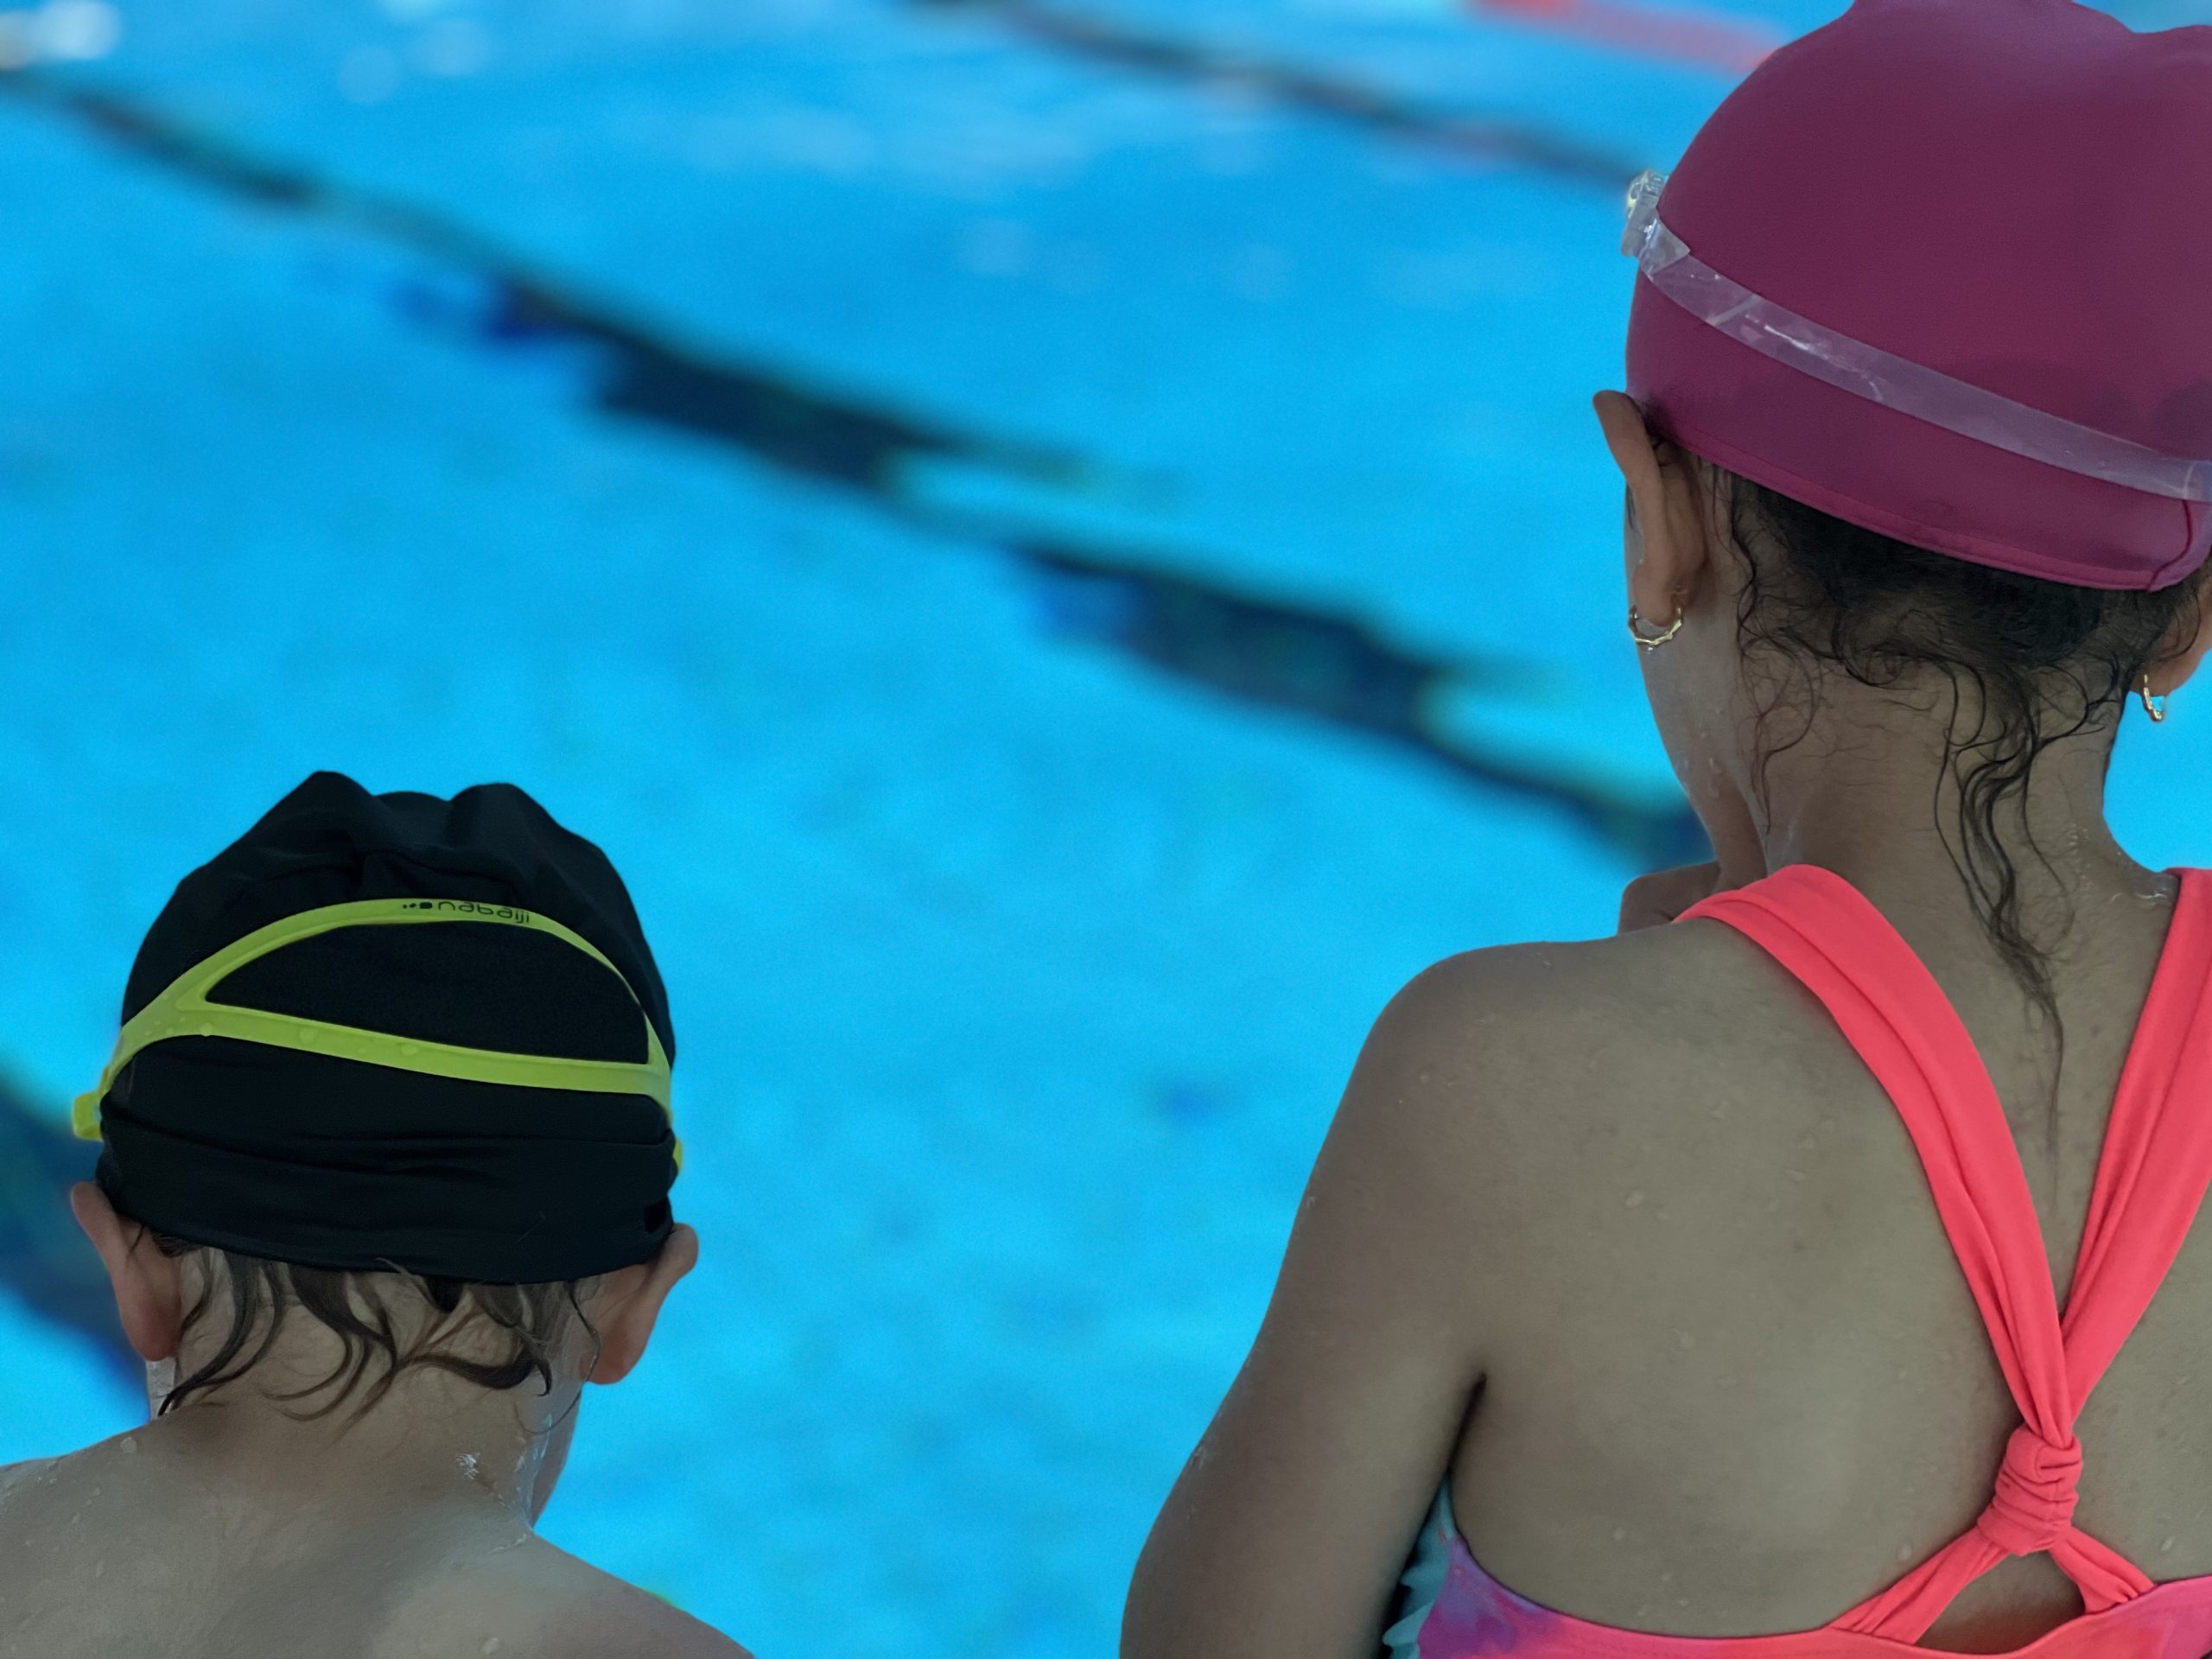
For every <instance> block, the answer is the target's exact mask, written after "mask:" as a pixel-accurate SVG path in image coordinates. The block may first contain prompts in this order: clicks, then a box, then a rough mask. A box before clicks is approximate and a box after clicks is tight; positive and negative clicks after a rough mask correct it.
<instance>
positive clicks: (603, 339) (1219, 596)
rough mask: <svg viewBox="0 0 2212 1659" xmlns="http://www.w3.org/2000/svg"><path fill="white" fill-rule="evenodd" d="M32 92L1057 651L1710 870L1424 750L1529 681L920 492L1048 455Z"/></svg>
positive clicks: (1655, 809)
mask: <svg viewBox="0 0 2212 1659" xmlns="http://www.w3.org/2000/svg"><path fill="white" fill-rule="evenodd" d="M27 87H28V88H30V89H33V96H34V101H35V102H38V103H40V104H41V105H43V106H44V107H47V108H48V109H51V110H54V111H59V112H61V113H63V114H66V115H70V116H74V117H78V118H81V119H82V120H83V121H84V122H85V123H86V125H88V126H89V127H90V128H91V129H92V130H94V131H96V132H98V133H99V134H100V135H101V136H103V137H109V138H111V139H114V140H116V141H118V142H119V143H123V144H124V146H125V147H126V148H127V149H130V151H131V152H132V153H134V154H136V155H138V156H141V157H143V158H144V159H146V160H149V161H151V162H156V164H159V165H161V166H163V167H166V168H169V169H170V170H172V171H175V172H178V173H181V174H182V175H185V176H186V177H188V178H190V179H192V180H194V181H196V182H198V183H200V184H203V185H207V186H212V187H213V188H217V189H219V190H223V191H225V192H226V193H228V194H232V195H234V196H238V197H241V198H243V199H245V200H248V201H250V202H251V203H253V204H255V205H257V206H261V207H268V208H270V209H273V210H276V211H281V212H289V213H299V214H303V215H307V216H310V217H318V216H319V217H322V218H326V219H339V220H341V221H348V220H350V221H353V222H354V223H357V224H359V225H361V226H364V227H365V228H367V229H370V230H372V231H373V232H376V233H377V234H378V235H379V236H381V237H383V238H385V239H387V240H389V241H392V242H396V243H397V244H399V245H403V246H405V247H407V248H409V249H410V250H412V251H416V252H418V253H423V254H427V255H429V256H431V257H434V258H436V259H438V260H441V261H443V262H444V263H446V264H449V265H453V266H455V267H457V268H459V269H461V270H464V271H467V272H468V273H469V274H471V275H473V276H474V277H476V278H478V279H479V281H480V283H481V285H482V288H483V290H484V302H483V304H482V305H481V306H480V308H479V310H478V311H477V312H475V313H474V314H473V315H466V316H464V317H463V318H462V321H463V323H464V326H465V327H467V329H468V331H469V332H470V333H471V334H473V335H474V341H475V343H491V344H494V345H506V344H511V343H512V342H514V341H517V340H530V339H533V338H537V339H546V338H551V339H561V340H582V341H584V342H586V343H588V344H589V345H592V346H596V347H598V348H600V349H601V351H602V352H603V353H605V354H606V360H605V362H604V364H603V365H602V367H603V369H604V371H605V372H604V373H603V375H602V376H601V378H600V380H599V382H598V384H597V386H596V389H595V391H594V406H595V407H596V408H597V409H598V410H601V412H603V413H605V414H607V415H610V416H616V417H620V418H623V419H629V420H635V421H639V422H644V423H651V424H654V425H658V426H660V427H663V428H665V429H671V430H674V431H677V432H680V433H682V434H683V435H686V436H688V437H690V438H694V439H698V440H703V441H705V442H710V443H714V444H716V445H719V446H721V447H722V448H728V449H732V450H734V451H737V452H739V453H741V454H744V455H746V456H747V458H748V459H750V460H752V461H756V462H759V463H761V464H765V465H766V466H768V467H773V468H775V469H777V470H779V471H781V472H784V473H785V474H791V475H792V476H795V477H797V478H799V479H802V480H805V481H807V482H810V483H812V484H816V485H818V486H828V487H829V488H832V489H835V490H838V491H841V492H843V493H847V494H849V495H852V496H855V497H857V498H858V499H861V500H862V501H864V502H866V503H868V505H871V506H873V507H874V509H875V510H877V511H878V512H882V513H884V514H886V515H887V516H889V517H891V518H895V519H897V520H899V521H901V522H902V523H905V524H908V525H909V526H912V527H917V528H920V529H923V530H925V531H930V532H931V533H932V534H933V535H936V536H938V537H944V538H948V539H952V540H956V541H964V542H966V543H969V544H971V545H972V544H980V545H982V546H983V547H986V548H989V549H993V550H995V551H997V552H998V553H999V554H1000V555H1001V556H1007V557H1010V558H1012V559H1013V560H1014V561H1015V562H1016V563H1017V564H1018V565H1019V566H1020V568H1022V569H1024V570H1026V571H1027V572H1028V573H1029V574H1030V575H1032V576H1033V577H1034V578H1035V579H1036V580H1037V581H1038V582H1039V598H1040V601H1041V602H1042V603H1043V604H1044V606H1045V607H1046V610H1047V613H1048V615H1050V616H1051V617H1052V620H1053V621H1054V623H1055V624H1056V625H1057V631H1058V632H1060V633H1062V634H1064V635H1065V634H1073V635H1076V636H1078V637H1080V638H1083V639H1087V640H1089V641H1090V642H1092V643H1094V644H1097V645H1105V646H1108V647H1110V648H1114V649H1117V650H1119V651H1120V652H1122V653H1123V654H1124V655H1126V656H1129V657H1131V658H1136V659H1139V660H1141V661H1143V662H1145V663H1147V664H1149V665H1150V666H1152V667H1153V668H1154V669H1155V670H1160V671H1166V673H1168V674H1169V675H1171V676H1173V677H1176V678H1178V679H1180V680H1183V681H1186V682H1189V683H1195V684H1198V685H1201V686H1204V687H1205V688H1206V689H1208V690H1211V691H1213V692H1216V693H1223V694H1226V695H1229V696H1233V697H1236V698H1238V699H1240V700H1242V701H1243V702H1248V703H1255V704H1261V705H1264V706H1268V707H1270V708H1274V709H1287V710H1291V711H1294V712H1297V713H1300V714H1303V715H1307V716H1309V717H1318V718H1319V719H1322V720H1325V721H1330V722H1332V723H1333V724H1336V725H1338V726H1340V727H1349V728H1353V729H1356V730H1358V731H1361V732H1363V733H1365V734H1369V735H1371V736H1374V737H1376V738H1380V739H1383V740H1384V741H1388V742H1389V743H1391V744H1393V745H1395V746H1399V747H1406V746H1410V747H1413V748H1414V749H1416V750H1418V751H1420V752H1421V753H1424V754H1426V755H1427V756H1429V757H1430V758H1431V759H1432V760H1439V761H1441V762H1442V763H1444V764H1445V765H1446V766H1448V767H1449V768H1450V769H1451V770H1452V772H1454V773H1456V774H1457V775H1458V776H1459V777H1461V778H1462V779H1465V780H1466V781H1468V782H1470V783H1472V784H1476V785H1480V786H1482V787H1483V788H1484V789H1485V790H1488V791H1503V792H1505V793H1507V794H1510V795H1511V796H1513V797H1515V798H1521V799H1524V800H1537V801H1542V802H1545V803H1548V804H1550V805H1551V806H1553V807H1554V808H1555V809H1557V810H1560V811H1561V812H1562V813H1564V814H1565V815H1566V816H1567V818H1568V819H1569V821H1570V822H1572V823H1575V824H1576V825H1577V826H1579V827H1580V828H1581V829H1584V830H1585V831H1586V832H1587V833H1590V834H1592V835H1594V836H1597V837H1598V838H1599V840H1600V841H1601V842H1603V843H1605V845H1607V846H1608V847H1610V848H1611V849H1612V850H1613V851H1614V852H1615V853H1616V854H1617V855H1622V856H1624V857H1625V858H1627V859H1628V860H1630V861H1633V862H1636V863H1637V864H1638V865H1639V866H1641V867H1644V868H1649V867H1651V866H1654V865H1663V864H1668V863H1675V862H1684V861H1689V860H1691V859H1694V858H1701V857H1703V856H1705V853H1704V850H1703V848H1704V841H1703V834H1702V831H1701V830H1700V829H1698V827H1697V823H1696V819H1695V817H1694V815H1693V814H1692V813H1691V812H1690V810H1689V808H1688V805H1687V804H1684V803H1682V801H1681V797H1680V796H1679V795H1678V794H1673V795H1671V798H1661V797H1638V796H1636V795H1634V794H1632V793H1624V792H1622V791H1619V790H1618V787H1617V786H1615V785H1610V784H1607V783H1605V782H1604V781H1602V780H1597V779H1590V778H1587V777H1584V776H1581V775H1580V774H1578V773H1576V772H1573V770H1572V769H1570V768H1567V767H1560V768H1559V769H1557V770H1555V771H1554V772H1542V771H1539V770H1537V769H1535V768H1533V767H1529V766H1522V765H1519V764H1516V763H1513V762H1510V761H1507V760H1503V759H1497V758H1491V757H1486V756H1484V754H1483V753H1480V752H1479V751H1478V750H1477V749H1475V748H1472V747H1469V746H1468V745H1467V744H1465V742H1463V741H1459V740H1457V739H1456V738H1454V737H1453V736H1452V735H1451V734H1448V733H1446V732H1445V731H1443V730H1442V729H1440V720H1439V718H1438V715H1437V713H1436V707H1437V704H1438V703H1439V702H1440V691H1441V690H1442V689H1443V688H1446V687H1447V686H1452V685H1457V686H1464V687H1470V688H1473V689H1479V690H1498V689H1501V688H1506V687H1517V688H1521V689H1523V690H1525V689H1526V688H1527V687H1528V686H1529V683H1531V682H1532V680H1533V678H1534V677H1535V675H1536V674H1537V673H1538V672H1539V671H1538V670H1536V669H1535V668H1534V667H1533V666H1532V665H1531V664H1528V663H1526V662H1522V661H1517V660H1515V659H1512V658H1503V657H1499V658H1463V659H1459V660H1457V661H1451V662H1446V661H1444V660H1442V659H1439V658H1430V657H1427V656H1426V655H1424V654H1423V653H1422V652H1419V651H1418V650H1415V649H1413V648H1411V647H1408V646H1405V645H1399V644H1397V643H1395V642H1393V641H1391V640H1389V639H1385V638H1383V637H1382V636H1381V635H1379V634H1377V633H1376V632H1374V631H1372V630H1371V629H1370V628H1369V627H1368V626H1366V625H1365V624H1364V623H1363V622H1361V621H1359V620H1356V619H1354V618H1351V617H1347V616H1344V615H1341V614H1338V613H1333V612H1331V611H1327V610H1325V609H1321V608H1319V607H1311V606H1305V605H1300V604H1297V603H1294V602H1290V601H1282V600H1279V599H1274V598H1272V597H1262V596H1259V595H1255V594H1245V593H1240V592H1237V591H1236V589H1234V588H1230V587H1228V586H1226V585H1224V584H1222V583H1220V582H1212V581H1209V580H1208V579H1206V578H1205V577H1202V576H1199V575H1197V574H1196V573H1194V572H1189V571H1174V570H1171V569H1166V568H1165V567H1164V566H1163V565H1162V564H1161V563H1159V562H1158V561H1155V560H1153V559H1150V558H1147V557H1146V556H1142V555H1141V554H1131V553H1122V552H1116V551H1112V550H1106V549H1103V548H1096V547H1092V548H1088V549H1077V548H1076V547H1074V546H1073V545H1071V543H1067V542H1066V541H1065V539H1063V538H1062V537H1059V536H1058V533H1057V532H1054V531H1049V530H1039V531H1033V530H1031V529H1029V528H1027V527H1009V526H1007V524H1005V523H1003V522H1002V521H1001V522H990V521H985V520H983V519H981V518H976V517H974V516H963V515H961V514H958V513H957V512H950V511H949V510H945V509H943V508H940V507H936V506H932V505H931V504H930V503H929V502H928V501H927V500H926V499H925V496H924V494H923V493H922V491H921V490H920V489H919V488H918V487H917V486H918V480H916V479H915V477H914V476H913V473H912V464H913V463H915V462H918V461H919V462H929V461H944V460H948V459H950V460H953V461H960V462H963V463H966V464H969V465H981V466H986V467H990V466H995V467H999V468H1000V469H1001V470H1003V471H1007V472H1010V473H1012V472H1019V473H1021V474H1026V475H1027V476H1030V477H1032V478H1036V477H1040V476H1042V477H1046V478H1049V479H1051V480H1052V481H1055V482H1075V481H1078V480H1083V479H1084V478H1088V477H1098V476H1104V475H1105V474H1104V473H1103V469H1101V468H1097V467H1090V466H1088V465H1086V464H1085V463H1084V462H1082V461H1080V460H1079V459H1077V458H1075V457H1071V456H1068V455H1065V454H1060V453H1058V452H1055V451H1050V450H1046V449H1041V448H1035V447H1032V446H1027V445H1020V444H1008V443H1004V442H986V441H981V440H976V439H973V438H970V437H968V436H966V435H961V434H958V433H956V432H953V431H952V430H951V429H947V428H941V427H937V426H932V425H930V424H927V423H922V422H919V421H917V420H915V419H914V418H912V417H911V416H905V415H901V414H898V413H895V412H893V411H890V410H885V409H880V408H877V407H874V406H872V405H870V404H864V403H861V402H859V401H857V400H856V399H854V398H852V397H849V396H846V395H844V394H841V393H834V392H830V391H826V390H823V389H822V388H819V387H816V386H811V385H807V384H806V383H804V382H803V381H800V380H798V379H797V378H793V377H792V376H791V375H789V374H787V373H784V372H773V373H771V372H766V371H762V370H760V369H758V368H756V367H753V366H751V365H743V364H733V363H730V362H728V361H721V360H715V359H709V358H706V357H703V356H702V355H700V354H699V353H696V352H693V351H691V350H690V349H689V348H687V347H685V346H681V345H679V344H678V343H677V342H676V341H674V340H671V339H669V338H666V337H664V336H661V335H658V334H654V333H652V332H651V331H650V330H648V329H647V328H645V327H643V326H642V325H640V324H637V323H634V322H632V321H627V320H626V319H624V318H621V317H619V316H617V315H614V314H613V313H611V312H609V311H607V310H605V309H602V308H600V307H598V306H596V305H595V304H594V303H592V302H588V301H585V300H583V299H581V298H579V297H577V296H573V295H570V294H567V293H564V292H563V291H562V290H561V289H559V287H558V286H557V285H556V283H555V282H554V281H553V280H552V279H550V278H549V277H545V276H543V275H542V274H540V273H538V272H537V271H534V270H531V269H530V268H529V267H528V265H527V264H525V263H524V262H523V261H522V260H520V259H518V258H517V257H514V256H512V255H511V254H509V253H507V252H506V251H505V250H503V249H501V248H499V246H498V245H496V244H494V243H493V242H492V241H491V240H489V239H488V238H485V237H483V236H481V235H480V234H479V233H477V232H474V231H473V230H471V229H468V228H467V227H466V226H460V225H457V224H454V223H453V222H452V221H450V220H448V219H443V218H442V217H440V216H438V215H436V214H433V213H427V212H424V211H423V210H421V209H418V208H416V207H413V206H411V205H410V204H407V203H404V202H397V201H393V200H389V199H386V198H384V197H380V196H376V195H372V194H368V193H365V192H360V191H356V190H353V189H350V188H346V187H343V186H341V185H338V184H335V183H333V182H331V181H327V180H323V179H321V178H319V177H317V176H315V175H311V174H308V173H305V172H302V171H300V170H297V169H295V168H285V167H282V166H278V165H276V164H273V163H271V162H266V161H264V160H262V159H260V158H258V157H255V156H249V155H247V154H245V152H244V151H243V150H240V149H238V148H236V147H234V146H232V145H228V144H223V143H217V142H215V141H214V140H213V139H211V138H208V137H205V136H203V135H200V134H198V133H196V132H194V131H192V130H189V129H187V128H185V127H184V126H183V125H181V124H179V123H176V122H175V121H174V120H172V119H170V118H168V117H166V116H162V115H161V114H159V113H157V112H156V111H151V110H149V109H147V108H145V107H143V106H141V105H136V104H132V103H130V102H129V101H127V100H125V99H122V98H120V97H118V96H117V95H114V94H111V93H103V92H95V91H93V90H92V89H89V88H86V87H82V86H58V85H54V84H52V83H46V82H44V81H42V79H31V78H27V76H26V74H25V73H21V72H19V73H15V74H0V94H5V93H16V94H21V93H22V92H24V91H25V90H26V88H27ZM448 321H450V319H448Z"/></svg>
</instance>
